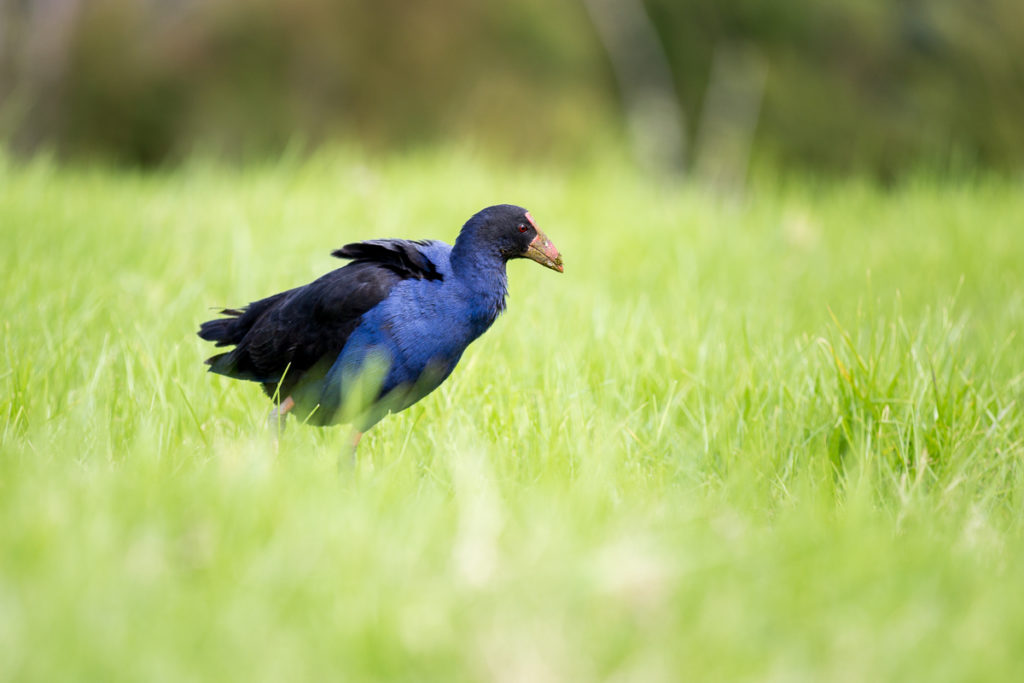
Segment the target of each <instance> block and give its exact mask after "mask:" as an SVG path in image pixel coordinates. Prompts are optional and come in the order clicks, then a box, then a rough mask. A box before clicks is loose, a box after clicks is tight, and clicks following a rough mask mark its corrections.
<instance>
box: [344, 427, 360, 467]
mask: <svg viewBox="0 0 1024 683" xmlns="http://www.w3.org/2000/svg"><path fill="white" fill-rule="evenodd" d="M362 438H363V432H352V441H351V442H350V443H351V446H352V447H351V448H350V449H349V450H348V458H346V457H345V451H342V452H341V454H340V455H339V456H338V472H343V471H345V469H348V470H350V471H354V470H355V469H356V448H358V447H359V440H360V439H362ZM346 460H348V467H347V468H346V467H345V461H346Z"/></svg>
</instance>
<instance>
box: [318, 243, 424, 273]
mask: <svg viewBox="0 0 1024 683" xmlns="http://www.w3.org/2000/svg"><path fill="white" fill-rule="evenodd" d="M431 244H433V242H432V241H430V240H425V241H421V240H369V241H367V242H355V243H353V244H346V245H345V246H344V247H342V248H341V249H336V250H334V251H333V252H331V255H332V256H337V257H338V258H347V259H353V261H354V262H355V263H367V262H369V263H375V264H377V265H379V266H381V267H382V268H387V269H389V270H391V271H394V272H395V273H396V274H398V275H400V276H401V277H402V279H403V280H404V279H406V278H416V279H418V280H441V279H443V278H442V276H441V273H439V272H437V266H435V265H434V263H433V262H432V261H431V260H430V259H429V258H427V255H426V254H424V253H423V252H422V251H420V249H419V248H420V247H427V246H430V245H431Z"/></svg>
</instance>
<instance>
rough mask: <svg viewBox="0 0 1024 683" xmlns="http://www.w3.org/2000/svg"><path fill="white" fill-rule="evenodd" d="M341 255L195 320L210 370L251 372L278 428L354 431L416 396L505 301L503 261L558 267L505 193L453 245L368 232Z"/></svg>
mask: <svg viewBox="0 0 1024 683" xmlns="http://www.w3.org/2000/svg"><path fill="white" fill-rule="evenodd" d="M332 256H335V257H338V258H341V259H346V260H348V261H349V263H347V264H346V265H344V266H342V267H340V268H337V269H336V270H333V271H331V272H329V273H327V274H326V275H323V276H321V277H320V278H319V279H317V280H314V281H313V282H311V283H309V284H307V285H304V286H301V287H296V288H294V289H289V290H287V291H284V292H280V293H278V294H274V295H272V296H268V297H266V298H264V299H260V300H258V301H254V302H252V303H250V304H249V305H248V306H245V307H242V308H225V309H223V310H222V311H220V313H221V315H222V316H225V317H220V318H217V319H215V320H209V321H206V322H204V323H202V324H201V325H200V328H199V333H198V334H199V336H200V337H201V338H202V339H204V340H206V341H210V342H214V343H215V344H216V346H218V347H226V346H233V347H234V348H233V349H232V350H230V351H226V352H224V353H219V354H217V355H215V356H212V357H210V358H208V359H207V360H206V364H207V365H209V368H208V370H209V372H213V373H217V374H220V375H225V376H227V377H230V378H234V379H238V380H246V381H250V382H256V383H258V384H260V385H262V387H263V391H264V392H265V393H266V394H267V396H269V397H270V398H271V400H272V401H273V409H272V410H271V413H270V416H269V418H268V419H269V420H270V421H271V422H272V424H275V425H277V426H278V427H279V429H283V428H284V424H285V420H286V419H287V417H288V415H289V414H291V415H293V416H295V417H296V418H298V419H300V420H301V421H303V422H305V423H307V424H312V425H316V426H328V425H335V424H341V423H348V424H350V425H351V426H352V428H353V432H352V440H351V447H352V453H353V457H354V454H355V449H356V447H357V446H358V444H359V440H360V439H361V438H362V435H363V434H364V433H365V432H366V431H367V430H368V429H370V428H371V427H373V426H374V425H375V424H376V423H377V422H379V421H380V420H381V419H383V418H384V417H385V416H386V415H387V414H389V413H395V412H399V411H401V410H405V409H406V408H408V407H409V406H411V405H413V404H414V403H416V402H417V401H419V400H420V399H422V398H424V397H425V396H427V395H428V394H429V393H430V392H432V391H433V390H434V389H436V388H437V387H438V386H440V385H441V383H442V382H444V381H445V380H446V379H447V378H448V376H449V375H450V374H451V373H452V371H453V370H454V369H455V366H456V365H457V364H458V362H459V359H460V358H461V357H462V354H463V352H464V351H465V350H466V348H467V347H468V346H469V344H470V343H472V342H473V341H474V340H476V339H477V338H478V337H479V336H480V335H482V334H483V333H484V332H486V331H487V330H488V329H489V328H490V327H491V325H492V324H493V323H494V321H495V320H496V319H497V318H498V316H499V315H500V314H501V313H502V312H503V311H504V310H505V307H506V302H505V299H506V296H507V294H508V277H507V273H506V263H507V262H508V261H509V260H512V259H519V258H525V259H531V260H533V261H536V262H537V263H539V264H541V265H542V266H545V267H546V268H550V269H552V270H555V271H558V272H559V273H562V272H564V267H563V263H562V256H561V254H559V252H558V249H557V248H556V247H555V245H554V244H553V243H552V242H551V240H550V239H549V238H548V236H547V235H545V234H544V232H543V231H542V230H541V229H540V228H539V227H537V223H536V221H535V220H534V218H533V216H532V215H531V214H530V212H529V211H527V210H526V209H524V208H523V207H521V206H516V205H513V204H498V205H495V206H489V207H487V208H484V209H482V210H480V211H478V212H477V213H476V214H474V215H473V216H472V217H471V218H470V219H469V220H468V221H466V223H465V224H464V225H463V226H462V229H461V230H460V231H459V234H458V235H457V237H456V239H455V242H454V244H453V245H449V244H446V243H445V242H441V241H438V240H405V239H374V240H368V241H365V242H354V243H351V244H347V245H345V246H343V247H341V248H340V249H337V250H335V251H333V252H332Z"/></svg>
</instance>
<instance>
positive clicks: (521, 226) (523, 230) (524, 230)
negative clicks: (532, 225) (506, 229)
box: [516, 223, 529, 232]
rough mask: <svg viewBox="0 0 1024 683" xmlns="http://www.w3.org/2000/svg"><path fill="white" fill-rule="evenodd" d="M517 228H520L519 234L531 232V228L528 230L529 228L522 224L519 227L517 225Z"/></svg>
mask: <svg viewBox="0 0 1024 683" xmlns="http://www.w3.org/2000/svg"><path fill="white" fill-rule="evenodd" d="M516 228H518V229H519V232H526V231H527V230H529V228H528V227H526V226H525V225H524V224H522V223H520V224H519V225H517V226H516Z"/></svg>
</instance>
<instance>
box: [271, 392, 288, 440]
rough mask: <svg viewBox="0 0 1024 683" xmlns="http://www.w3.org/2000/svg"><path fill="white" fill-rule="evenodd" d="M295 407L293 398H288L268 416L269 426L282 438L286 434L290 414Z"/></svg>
mask: <svg viewBox="0 0 1024 683" xmlns="http://www.w3.org/2000/svg"><path fill="white" fill-rule="evenodd" d="M294 407H295V401H294V400H292V397H291V396H287V397H286V398H285V399H284V400H283V401H281V403H280V404H278V405H276V406H274V409H273V410H271V411H270V415H267V426H268V427H270V429H271V430H273V432H274V434H275V435H277V436H280V435H281V434H283V433H284V428H285V425H286V424H287V420H288V412H289V411H290V410H291V409H292V408H294Z"/></svg>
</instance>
